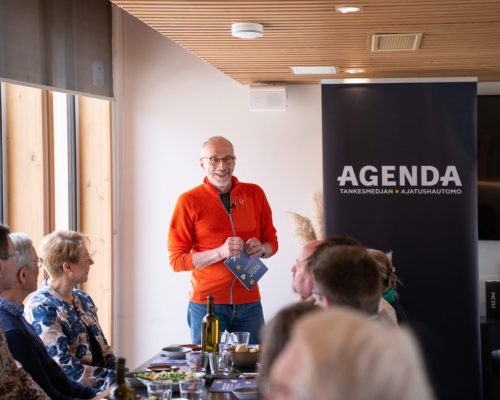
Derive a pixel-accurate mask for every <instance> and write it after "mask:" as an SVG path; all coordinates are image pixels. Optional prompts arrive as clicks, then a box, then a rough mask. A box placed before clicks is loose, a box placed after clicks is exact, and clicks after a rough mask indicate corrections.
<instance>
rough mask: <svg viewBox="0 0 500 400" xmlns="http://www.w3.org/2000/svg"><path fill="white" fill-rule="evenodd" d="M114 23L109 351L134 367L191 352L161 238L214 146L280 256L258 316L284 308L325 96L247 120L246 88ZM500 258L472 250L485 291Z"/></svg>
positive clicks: (182, 289)
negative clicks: (253, 191) (252, 198)
mask: <svg viewBox="0 0 500 400" xmlns="http://www.w3.org/2000/svg"><path fill="white" fill-rule="evenodd" d="M115 17H116V20H115V22H116V23H115V60H114V62H115V95H116V97H117V102H116V105H115V106H116V120H115V130H116V132H115V134H116V137H115V151H116V153H115V176H116V180H115V204H116V210H115V211H116V214H115V234H116V250H115V264H116V266H115V271H116V273H115V283H116V285H115V287H116V288H117V290H116V298H115V318H116V320H115V349H116V351H117V353H118V354H121V355H124V356H126V357H127V359H128V365H129V366H131V367H135V366H136V365H138V364H139V363H140V362H142V361H144V360H145V359H146V358H148V357H150V356H152V355H153V354H154V353H156V352H157V351H159V349H160V348H161V347H163V346H166V345H168V344H171V343H179V342H189V331H188V327H187V323H186V308H187V302H188V297H187V292H188V285H189V273H173V272H172V271H171V269H170V267H169V264H168V255H167V251H166V240H167V231H168V225H169V221H170V216H171V213H172V210H173V207H174V204H175V201H176V199H177V197H178V195H179V194H180V193H182V192H184V191H186V190H188V189H190V188H191V187H193V186H195V185H197V184H199V183H200V182H201V180H202V178H203V174H202V171H201V170H200V168H199V166H198V157H199V149H200V145H201V143H202V142H203V141H204V140H205V139H206V138H208V137H210V136H213V135H219V134H220V135H224V136H226V137H228V138H229V139H230V140H231V141H232V142H233V143H234V145H235V149H236V155H237V157H238V160H237V166H236V170H235V175H236V176H237V177H238V178H239V179H241V180H242V181H247V182H255V183H258V184H259V185H261V186H262V187H263V188H264V190H265V192H266V194H267V196H268V200H269V202H270V204H271V207H272V209H273V213H274V215H273V216H274V222H275V226H276V228H277V230H278V236H279V241H280V250H279V252H278V254H277V255H275V256H274V257H273V258H271V259H269V260H268V261H267V262H266V263H267V264H268V266H269V267H270V271H269V272H268V274H267V275H266V276H265V277H264V278H263V280H262V283H261V292H262V297H263V305H264V312H265V316H266V318H269V317H270V316H272V315H273V314H274V313H275V312H276V311H277V310H278V309H279V308H281V307H282V306H283V305H284V304H286V303H288V302H290V301H292V296H291V290H290V284H291V274H290V268H291V266H292V264H293V262H294V259H295V257H296V255H297V253H298V244H297V242H296V239H295V237H294V235H293V228H292V225H291V223H290V220H289V217H288V216H287V214H286V212H287V211H289V210H290V211H295V212H299V213H301V214H303V215H307V216H312V196H313V194H314V193H315V192H318V191H320V190H321V187H322V166H321V91H320V87H319V85H294V86H288V87H287V92H288V109H287V111H286V112H284V113H283V112H267V113H266V112H249V111H248V88H247V87H245V86H241V85H240V84H238V83H236V82H235V81H233V80H232V79H230V78H229V77H226V76H225V75H223V74H222V73H221V72H219V71H217V70H216V69H214V68H212V67H211V66H209V65H208V64H206V63H205V62H203V61H201V60H199V59H198V58H196V57H195V56H193V55H191V54H190V53H188V52H187V51H185V50H183V49H182V48H180V47H179V46H177V45H176V44H174V43H173V42H171V41H169V40H167V39H166V38H165V37H163V36H161V35H160V34H159V33H157V32H155V31H153V30H152V29H150V28H148V27H147V26H145V25H144V24H142V23H141V22H139V21H138V20H136V19H135V18H133V17H131V16H129V15H128V14H124V13H121V12H118V13H117V15H115ZM242 46H244V42H242ZM499 253H500V244H499V242H480V243H479V262H480V279H481V280H482V281H483V280H484V279H500V256H499ZM482 286H483V284H482V283H481V289H482ZM483 297H484V295H483V294H481V298H480V299H481V301H482V303H483V304H482V307H483V308H482V310H483V313H484V301H483Z"/></svg>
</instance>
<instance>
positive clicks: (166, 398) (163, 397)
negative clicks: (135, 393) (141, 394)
mask: <svg viewBox="0 0 500 400" xmlns="http://www.w3.org/2000/svg"><path fill="white" fill-rule="evenodd" d="M147 387H148V400H170V399H171V398H172V383H171V382H170V381H156V382H148V385H147Z"/></svg>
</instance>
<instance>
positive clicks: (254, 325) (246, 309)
mask: <svg viewBox="0 0 500 400" xmlns="http://www.w3.org/2000/svg"><path fill="white" fill-rule="evenodd" d="M214 312H215V315H217V318H219V332H224V330H227V331H228V332H250V343H252V344H256V343H260V328H261V327H262V326H263V325H264V314H263V312H262V305H261V304H260V301H256V302H254V303H246V304H215V305H214ZM206 313H207V306H206V305H205V304H198V303H193V302H192V301H190V302H189V306H188V312H187V320H188V324H189V328H191V342H192V343H195V344H200V343H201V320H202V319H203V317H204V316H205V315H206Z"/></svg>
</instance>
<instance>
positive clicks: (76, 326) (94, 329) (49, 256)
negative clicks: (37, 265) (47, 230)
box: [25, 231, 116, 391]
mask: <svg viewBox="0 0 500 400" xmlns="http://www.w3.org/2000/svg"><path fill="white" fill-rule="evenodd" d="M87 243H88V239H87V238H86V237H85V236H84V235H83V234H81V233H79V232H74V231H55V232H52V233H51V234H49V235H47V236H45V237H44V238H43V240H42V244H41V253H42V258H43V260H44V267H45V268H46V269H47V271H48V273H49V275H50V277H49V279H48V280H47V281H45V282H44V284H43V286H42V287H41V288H40V289H38V291H37V292H36V293H35V294H34V296H33V297H32V298H31V299H30V301H29V302H28V304H27V305H26V307H25V316H26V319H27V320H28V321H29V322H30V323H31V325H33V327H34V328H35V331H36V332H37V333H38V335H39V336H40V338H41V339H42V341H43V342H44V343H45V347H46V348H47V350H48V352H49V354H50V355H51V357H52V358H53V359H54V360H55V361H56V362H57V363H58V364H59V365H60V366H61V367H62V369H63V370H64V372H65V373H66V375H67V376H68V377H69V378H71V379H74V380H76V381H78V382H80V383H81V384H82V385H86V386H90V387H93V388H96V389H98V390H99V391H101V390H104V389H106V388H107V387H109V386H110V385H112V384H113V383H114V381H115V372H114V369H115V365H116V357H115V355H114V353H113V350H112V349H111V347H110V346H109V345H108V342H107V341H106V338H105V337H104V334H103V332H102V329H101V327H100V325H99V321H98V319H97V308H96V306H95V305H94V302H93V301H92V299H91V298H90V296H89V295H88V294H87V293H85V292H83V291H81V290H79V289H75V287H76V286H77V285H79V284H81V283H83V282H86V281H87V277H88V273H89V270H90V266H91V265H93V264H94V261H93V260H92V258H91V257H90V255H89V251H88V249H87Z"/></svg>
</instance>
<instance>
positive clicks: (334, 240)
mask: <svg viewBox="0 0 500 400" xmlns="http://www.w3.org/2000/svg"><path fill="white" fill-rule="evenodd" d="M335 246H363V244H362V243H361V242H360V241H359V240H357V239H354V238H353V237H352V236H349V235H333V236H330V237H328V238H326V239H325V240H323V241H322V243H321V244H320V245H318V246H317V247H316V249H315V250H314V252H313V253H312V254H311V256H310V257H309V264H310V265H312V264H314V263H315V262H316V259H317V258H318V257H319V255H320V254H321V252H322V251H323V250H325V249H329V248H331V247H335Z"/></svg>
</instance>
